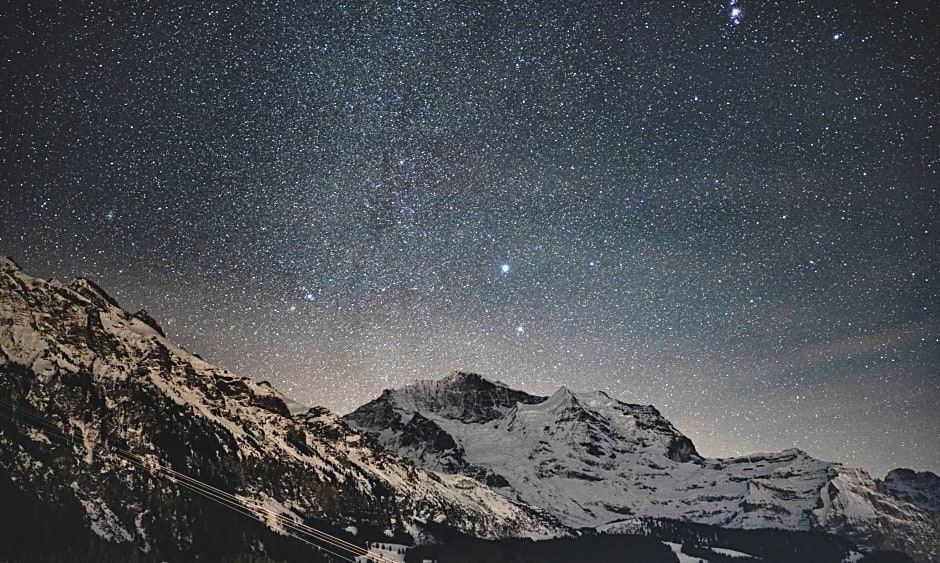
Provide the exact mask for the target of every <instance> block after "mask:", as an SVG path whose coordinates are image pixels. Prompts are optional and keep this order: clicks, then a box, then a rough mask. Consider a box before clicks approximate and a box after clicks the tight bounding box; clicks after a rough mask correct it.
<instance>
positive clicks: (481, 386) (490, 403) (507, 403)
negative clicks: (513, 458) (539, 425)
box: [353, 372, 544, 423]
mask: <svg viewBox="0 0 940 563" xmlns="http://www.w3.org/2000/svg"><path fill="white" fill-rule="evenodd" d="M543 400H544V397H536V396H533V395H529V394H528V393H525V392H522V391H516V390H514V389H511V388H509V387H507V386H506V385H505V384H503V383H499V382H493V381H490V380H489V379H486V378H484V377H482V376H480V375H477V374H473V373H466V372H454V373H452V374H450V375H449V376H447V377H445V378H444V379H440V380H421V381H416V382H415V383H413V384H412V385H408V386H405V387H403V388H401V389H396V390H386V391H384V392H383V393H382V396H381V397H379V399H378V400H377V401H379V402H380V403H383V404H382V405H374V404H373V403H375V401H373V403H369V404H368V405H364V406H363V407H360V409H359V410H357V411H356V413H359V414H358V415H357V416H360V415H363V414H364V413H363V412H360V410H362V409H364V408H366V407H369V408H368V409H366V410H374V409H375V408H382V409H391V410H394V411H397V412H401V413H405V414H407V415H408V416H410V414H412V413H414V412H419V411H420V412H422V413H423V414H425V415H428V414H430V415H438V416H441V417H444V418H453V419H457V420H460V421H462V422H468V423H484V422H489V421H491V420H495V419H498V418H502V417H503V416H505V415H506V414H507V413H508V412H509V411H511V410H512V409H513V408H515V406H516V404H517V403H526V404H530V403H537V402H541V401H543ZM370 405H371V406H370ZM356 413H354V414H356ZM353 418H355V417H353Z"/></svg>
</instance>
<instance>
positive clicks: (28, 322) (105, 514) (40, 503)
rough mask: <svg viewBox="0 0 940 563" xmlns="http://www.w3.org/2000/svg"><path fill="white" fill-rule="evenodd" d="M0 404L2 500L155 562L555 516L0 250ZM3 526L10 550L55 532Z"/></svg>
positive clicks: (487, 533)
mask: <svg viewBox="0 0 940 563" xmlns="http://www.w3.org/2000/svg"><path fill="white" fill-rule="evenodd" d="M0 414H2V415H4V416H0V490H3V491H6V492H5V493H4V497H3V498H4V499H5V501H6V500H8V499H15V500H16V502H17V503H18V509H19V510H22V511H24V513H25V512H30V513H35V518H34V519H35V520H37V521H47V520H48V518H49V517H50V515H60V516H59V517H60V518H61V519H65V520H68V517H70V516H74V518H72V520H69V522H73V523H74V521H78V522H79V524H84V525H87V527H88V528H90V529H91V530H92V531H93V532H94V535H95V536H96V537H97V538H98V539H100V540H105V541H104V542H99V541H97V540H93V539H88V540H87V541H86V540H82V541H83V542H85V543H84V544H83V545H85V544H87V545H86V549H87V551H86V555H87V556H88V558H89V559H94V558H96V557H97V556H94V554H100V553H103V552H106V551H108V549H109V548H108V547H107V546H125V547H126V548H130V549H131V551H132V552H134V553H142V554H145V555H147V556H148V557H152V558H154V559H170V560H179V559H183V558H193V557H196V556H199V555H200V554H201V555H202V556H203V557H208V558H210V559H220V558H223V557H229V556H232V557H234V556H235V555H238V554H246V553H253V554H257V555H258V556H259V557H262V556H263V557H268V556H272V557H275V556H276V557H277V558H297V557H299V558H302V559H304V560H311V559H310V558H311V557H321V556H322V557H330V555H329V553H327V552H326V551H324V552H321V553H320V554H319V555H317V554H316V553H314V552H312V548H309V547H307V546H306V545H305V544H304V543H302V542H298V541H293V542H290V541H287V538H286V537H285V534H288V533H290V534H293V535H295V536H299V537H300V538H301V539H303V540H305V541H310V543H314V544H316V545H320V546H322V547H324V548H328V549H330V550H332V551H334V552H340V553H341V554H344V555H345V556H347V557H348V556H349V555H350V554H353V555H355V554H357V552H356V551H355V550H354V549H353V548H350V551H348V552H343V551H342V548H343V547H348V546H345V545H344V544H342V543H339V542H338V541H336V540H337V539H341V540H343V541H349V542H350V543H351V544H353V547H355V548H357V549H358V546H359V545H362V544H363V543H364V541H365V540H366V539H383V538H385V539H387V538H389V537H394V538H407V539H408V540H409V541H410V538H413V537H415V536H417V535H418V534H419V533H420V532H421V530H422V529H423V528H424V527H425V526H426V525H427V524H428V523H435V522H437V523H441V522H446V523H447V525H448V526H450V527H452V528H454V529H457V530H461V531H463V532H465V533H468V534H471V535H474V536H479V537H491V538H492V537H505V536H531V537H546V536H550V535H555V534H557V533H558V532H559V528H558V527H557V526H556V525H555V524H554V523H553V521H552V520H551V519H550V518H546V517H543V516H541V515H539V514H538V513H537V512H536V511H534V510H532V509H530V508H528V507H526V506H524V505H521V504H519V503H517V502H514V501H511V500H509V499H507V498H505V497H504V496H502V495H499V494H497V493H495V492H494V491H493V490H491V489H490V488H489V487H487V486H486V485H483V484H480V483H479V482H477V481H476V480H474V479H471V478H468V477H464V476H460V475H438V474H434V473H431V472H429V471H427V470H425V469H422V468H419V467H416V466H415V465H414V464H413V463H411V462H410V461H408V460H405V459H403V458H402V457H401V456H399V455H398V454H397V453H393V452H391V451H388V450H386V449H385V448H383V447H382V446H381V445H379V444H378V443H377V442H376V441H375V440H374V439H372V438H371V437H370V436H368V435H366V434H363V433H360V432H358V431H356V430H353V429H351V428H350V427H349V426H348V425H347V424H346V423H345V422H344V421H343V420H342V419H340V418H338V417H337V416H336V415H334V414H332V413H330V412H329V411H327V410H326V409H322V408H314V409H311V410H309V411H307V412H305V413H303V414H292V413H291V412H290V410H289V409H288V406H287V405H286V404H285V402H284V400H283V399H282V397H281V396H280V395H279V394H278V393H277V392H276V391H275V390H274V389H272V388H271V387H270V386H269V385H267V384H265V383H257V382H254V381H252V380H249V379H246V378H241V377H237V376H235V375H233V374H232V373H230V372H228V371H227V370H225V369H221V368H218V367H215V366H212V365H210V364H208V363H206V362H204V361H202V360H201V359H200V358H198V357H197V356H194V355H192V354H190V353H188V352H186V351H185V350H183V349H181V348H179V347H177V346H174V345H173V344H172V343H171V342H169V341H168V340H167V339H166V338H165V337H164V335H163V332H162V330H161V329H160V327H159V326H158V325H157V323H156V322H155V321H154V320H153V319H151V318H150V317H149V315H147V314H146V313H144V312H139V313H137V314H130V313H128V312H127V311H124V310H122V309H121V308H120V307H119V306H118V304H117V303H116V302H115V301H114V300H113V299H111V298H110V297H109V296H108V295H107V294H105V292H104V291H102V290H101V289H100V288H98V287H97V286H95V285H94V284H93V283H92V282H90V281H88V280H84V279H78V280H76V281H75V282H74V283H72V284H71V285H65V284H62V283H60V282H58V281H56V280H50V281H45V280H40V279H35V278H32V277H30V276H28V275H26V274H24V273H23V272H22V271H21V270H20V269H19V268H18V267H17V266H16V264H15V263H13V262H12V261H11V260H9V259H4V258H0ZM175 472H179V473H175ZM7 506H10V505H9V504H8V505H7ZM240 512H241V513H242V514H239V513H240ZM245 514H247V515H255V516H259V517H261V519H262V520H263V521H264V522H265V525H262V524H261V523H259V522H256V521H255V520H253V519H252V518H246V517H245ZM69 525H71V524H68V523H67V522H62V526H59V527H58V528H59V529H60V533H61V529H62V528H63V526H64V527H68V526H69ZM306 525H313V526H316V527H317V528H318V529H321V530H322V529H326V530H329V531H330V532H331V533H332V534H333V535H335V536H337V537H336V538H333V539H330V538H329V537H328V536H321V537H319V538H317V537H316V536H315V535H314V536H311V535H310V533H309V531H308V530H307V529H306V527H305V526H306ZM72 527H73V528H74V526H72ZM54 529H56V528H55V527H51V528H50V532H51V531H52V530H54ZM272 530H273V531H272ZM275 532H278V533H275ZM353 532H355V533H356V534H357V535H354V534H353ZM75 533H76V534H79V532H77V531H76V532H75ZM79 535H80V534H79ZM311 537H313V539H311ZM3 541H4V542H8V543H7V544H6V545H5V546H0V555H2V554H4V553H6V554H7V555H10V553H12V552H15V551H16V550H17V549H19V548H20V547H22V548H23V549H24V550H25V551H24V552H23V553H35V552H36V550H37V549H40V546H41V544H42V543H43V542H51V541H55V538H52V537H50V538H40V539H38V541H37V539H36V538H32V539H30V538H24V537H19V538H18V537H14V536H10V535H7V536H6V537H5V539H4V540H3ZM28 541H33V542H36V543H34V544H25V545H24V544H23V543H22V542H28ZM18 546H19V547H18ZM102 546H104V547H102ZM298 546H299V547H300V548H303V549H300V550H299V553H298ZM122 549H123V548H122ZM102 550H104V551H102ZM114 553H115V554H116V555H115V557H117V558H118V559H126V557H125V556H126V555H127V553H129V552H128V551H126V550H124V551H122V550H121V549H119V550H118V551H117V552H114ZM76 558H77V559H81V558H82V557H81V554H78V555H77V556H76ZM314 560H316V559H314Z"/></svg>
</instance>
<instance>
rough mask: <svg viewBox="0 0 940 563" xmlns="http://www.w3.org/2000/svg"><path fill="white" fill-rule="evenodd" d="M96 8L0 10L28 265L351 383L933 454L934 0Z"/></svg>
mask: <svg viewBox="0 0 940 563" xmlns="http://www.w3.org/2000/svg"><path fill="white" fill-rule="evenodd" d="M10 4H13V3H10ZM77 4H78V3H72V2H68V3H64V5H58V6H45V7H41V6H39V7H38V6H25V5H23V6H16V7H11V6H6V7H5V8H3V10H5V13H3V14H0V15H2V21H3V32H2V45H3V47H2V61H0V100H2V105H0V110H2V113H0V119H2V122H0V123H2V129H0V134H2V138H0V162H2V169H0V173H2V177H0V182H2V183H0V252H2V253H4V254H8V255H11V256H12V257H13V258H14V259H16V260H17V261H18V262H20V263H21V265H22V266H23V267H24V269H25V270H26V271H27V272H29V273H31V274H33V275H42V276H47V277H48V276H56V277H60V278H66V279H67V278H70V277H73V276H76V275H84V276H88V277H91V278H92V279H94V280H95V281H97V282H98V283H99V284H100V285H102V286H103V287H105V288H107V289H108V290H109V291H110V292H111V293H112V294H113V295H114V296H115V297H116V298H117V299H118V301H120V302H121V304H122V305H124V306H125V308H128V309H132V310H136V309H137V308H146V309H147V310H148V311H149V312H150V313H151V314H152V315H153V316H154V317H155V318H157V319H158V320H159V321H160V322H161V324H162V325H163V327H164V329H165V330H166V331H167V333H168V335H170V336H171V337H172V338H173V339H174V340H176V341H178V342H180V343H181V344H182V345H184V346H186V347H187V348H188V349H189V350H190V351H193V352H197V353H199V354H201V355H202V356H204V357H205V358H206V359H208V360H211V361H214V362H218V363H221V364H222V365H225V366H226V367H229V368H231V369H233V370H235V371H236V372H238V373H240V374H242V375H247V376H250V377H253V378H256V379H261V380H268V381H271V382H272V383H274V384H275V385H276V386H277V387H278V388H280V389H281V390H282V391H284V392H285V393H286V394H287V395H289V396H291V397H293V398H295V399H297V400H299V401H301V402H306V403H310V404H313V403H317V404H323V405H325V406H328V407H330V408H333V409H336V410H338V411H340V412H347V411H349V410H351V409H352V408H354V407H355V406H357V405H358V404H361V403H363V402H365V401H367V400H369V399H371V398H373V397H375V396H376V395H377V394H378V393H380V392H381V390H382V389H383V388H386V387H392V386H400V385H403V384H406V383H409V382H411V381H413V380H415V379H419V378H421V379H424V378H439V377H442V376H444V375H446V374H447V373H448V372H450V371H452V370H454V369H463V370H471V371H477V372H479V373H482V374H483V375H485V376H487V377H490V378H493V379H500V380H503V381H505V382H506V383H507V384H509V385H512V386H514V387H517V388H520V389H524V390H526V391H529V392H533V393H542V394H547V393H551V392H552V391H553V390H554V389H555V388H557V387H558V386H560V385H566V386H568V387H571V388H573V389H575V390H595V389H600V390H603V391H605V392H607V393H609V394H610V395H611V396H613V397H615V398H618V399H621V400H625V401H628V402H639V403H652V404H655V405H656V406H657V407H659V408H660V409H661V410H662V411H663V413H664V414H665V415H666V416H667V417H669V418H670V419H671V420H673V421H674V422H675V423H676V425H677V426H678V427H679V428H680V429H681V430H683V431H684V432H686V433H687V434H689V435H690V436H691V437H692V438H693V439H694V440H695V441H696V443H697V444H698V445H699V449H700V450H701V451H703V452H704V453H706V454H709V455H732V454H737V453H748V452H753V451H769V450H779V449H782V448H785V447H793V446H796V447H800V448H802V449H804V450H807V451H808V452H810V453H811V454H813V455H816V456H818V457H822V458H824V459H831V460H837V461H843V462H846V463H849V464H855V465H862V466H864V467H868V468H871V469H873V470H874V471H875V472H876V473H878V474H880V473H882V472H884V471H886V470H887V469H889V468H891V467H895V466H898V465H905V466H910V467H914V468H918V469H931V470H933V471H940V438H938V436H940V409H938V408H937V404H940V312H938V304H940V284H938V281H937V276H938V270H940V258H938V252H937V250H936V248H937V247H938V246H940V245H938V240H937V225H936V222H937V216H938V213H940V203H938V199H940V198H938V184H940V175H938V168H940V149H938V146H940V142H938V141H940V139H938V134H937V124H938V123H940V99H938V98H940V88H938V84H940V68H938V62H937V61H938V60H940V48H938V42H937V41H936V33H937V29H940V8H938V5H937V4H936V3H934V2H929V1H926V0H924V1H912V2H852V3H847V2H797V1H792V2H756V1H748V0H734V1H731V2H730V3H729V2H728V1H727V0H725V1H723V2H706V1H697V0H696V1H689V2H673V3H669V2H623V3H607V2H600V3H590V4H589V3H576V2H569V3H560V2H543V1H532V2H519V3H516V2H475V1H468V2H453V3H447V2H420V3H406V2H387V1H379V2H358V1H349V2H338V3H325V2H323V3H321V2H288V1H277V0H274V1H268V2H255V3H249V4H244V5H243V6H242V7H238V8H233V7H232V6H229V5H228V4H229V3H227V2H224V3H223V2H220V3H203V2H199V3H194V4H193V5H190V6H183V7H176V8H166V7H163V6H162V4H164V3H162V2H153V3H141V2H120V3H115V5H105V4H101V3H94V4H92V3H88V5H86V6H78V5H77ZM327 4H329V5H327Z"/></svg>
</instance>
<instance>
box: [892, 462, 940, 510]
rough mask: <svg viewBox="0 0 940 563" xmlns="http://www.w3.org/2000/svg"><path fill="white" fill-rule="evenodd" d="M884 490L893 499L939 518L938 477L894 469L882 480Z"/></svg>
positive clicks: (939, 495)
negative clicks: (907, 503)
mask: <svg viewBox="0 0 940 563" xmlns="http://www.w3.org/2000/svg"><path fill="white" fill-rule="evenodd" d="M884 484H885V490H886V491H887V492H888V493H890V494H891V495H892V496H894V497H895V498H898V499H901V500H903V501H904V502H909V503H911V504H913V505H914V506H917V507H920V508H922V509H924V510H926V511H928V512H930V513H932V514H933V515H934V516H936V517H937V518H940V477H938V476H937V475H936V474H935V473H931V472H930V471H920V472H918V471H913V470H911V469H903V468H902V469H894V470H892V471H890V472H888V475H887V476H886V477H885V480H884Z"/></svg>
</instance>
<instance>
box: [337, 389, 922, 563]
mask: <svg viewBox="0 0 940 563" xmlns="http://www.w3.org/2000/svg"><path fill="white" fill-rule="evenodd" d="M481 395H482V396H483V397H485V399H481V397H480V396H481ZM517 397H522V398H523V399H524V400H522V401H516V402H515V403H513V399H514V398H517ZM474 406H477V407H479V408H478V410H477V411H474V410H473V407H474ZM346 419H347V420H348V421H349V422H350V424H351V425H353V426H354V427H357V428H361V429H363V430H367V431H369V432H372V433H373V434H374V435H375V436H376V437H377V438H378V439H379V441H380V442H382V443H383V444H385V445H386V446H388V447H390V448H392V449H395V450H396V451H398V452H400V453H401V454H402V455H405V456H407V457H410V458H411V459H413V460H414V461H415V462H416V463H418V464H420V465H422V466H425V467H432V468H435V469H436V470H441V471H450V472H454V473H461V474H464V475H470V476H474V477H476V478H479V479H482V480H485V481H486V482H487V483H491V484H495V485H497V486H498V487H500V490H502V491H503V492H504V494H506V495H508V496H510V497H512V498H516V499H519V500H521V501H523V502H526V503H528V504H531V505H533V506H537V507H540V508H542V509H544V510H546V511H548V512H550V513H552V514H554V515H555V516H556V517H557V518H558V519H559V520H561V521H562V522H563V523H565V524H567V525H569V526H572V527H592V528H600V529H604V527H605V526H608V525H610V526H613V525H614V523H616V522H619V521H623V520H624V519H625V518H631V517H653V518H667V519H678V520H685V521H690V522H696V523H702V524H711V525H718V526H723V527H731V528H747V529H752V528H768V527H769V528H779V529H786V530H823V531H829V532H833V533H837V534H840V535H843V536H845V537H847V538H849V539H852V540H854V541H859V542H860V543H862V544H863V545H868V546H870V547H879V548H893V549H900V550H904V551H906V552H908V553H910V554H912V555H913V556H915V557H917V558H918V559H919V560H922V561H930V560H932V558H934V557H936V554H937V553H938V547H940V539H938V538H940V526H938V523H937V521H936V520H935V519H934V518H933V517H932V516H931V515H930V514H929V513H928V512H927V511H925V510H923V509H921V508H918V507H917V506H915V505H913V504H911V503H909V502H905V501H903V500H901V499H899V498H896V497H895V496H892V495H890V494H887V493H886V492H885V491H884V490H883V488H882V487H881V485H880V484H879V483H878V482H876V481H875V480H874V479H872V478H871V477H870V476H869V475H868V474H867V473H866V472H865V471H863V470H860V469H852V468H846V467H843V466H842V465H840V464H838V463H832V462H825V461H820V460H817V459H814V458H813V457H811V456H809V455H808V454H806V453H805V452H803V451H801V450H798V449H790V450H785V451H783V452H778V453H765V454H753V455H749V456H742V457H737V458H726V459H710V458H704V457H702V456H700V455H699V454H698V452H697V451H696V450H695V446H694V444H693V443H692V441H691V440H689V439H688V438H687V437H686V436H684V435H683V434H682V433H681V432H679V431H678V430H677V429H676V428H675V427H674V426H673V425H672V424H671V423H670V422H669V421H668V420H666V419H665V418H664V417H663V416H662V415H661V414H660V413H659V411H658V410H656V409H655V408H654V407H652V406H650V405H632V404H628V403H624V402H621V401H618V400H616V399H613V398H611V397H610V396H608V395H606V394H604V393H602V392H594V393H576V392H573V391H571V390H570V389H567V388H565V387H562V388H560V389H558V391H556V392H555V393H554V394H553V395H552V396H551V397H547V398H544V397H534V396H532V395H528V394H526V393H524V392H521V391H515V390H512V389H510V388H507V387H505V386H504V385H497V384H495V383H491V382H487V381H486V380H485V379H484V378H481V377H480V376H472V377H467V376H466V375H465V374H454V375H451V376H449V377H447V378H445V379H443V380H441V381H440V382H437V383H436V382H428V381H423V382H418V383H416V384H414V385H410V386H407V387H405V388H403V389H400V390H387V391H385V392H383V393H382V395H381V396H380V397H379V398H377V399H375V400H374V401H372V402H370V403H368V404H366V405H363V406H362V407H361V408H360V409H358V410H356V411H355V412H353V413H351V414H349V415H347V417H346Z"/></svg>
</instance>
